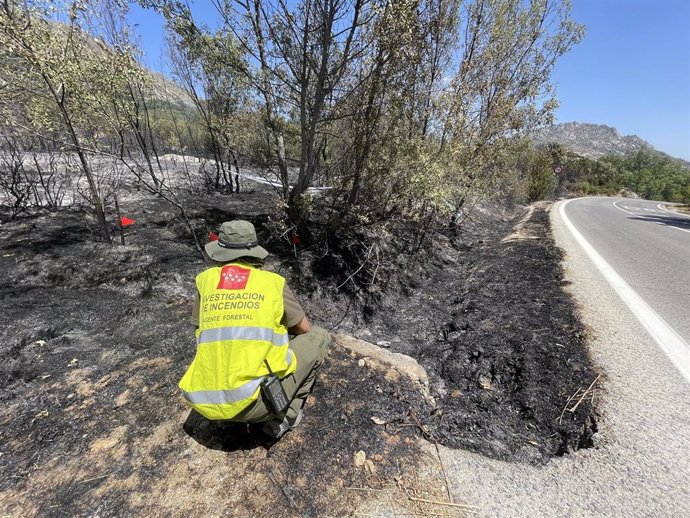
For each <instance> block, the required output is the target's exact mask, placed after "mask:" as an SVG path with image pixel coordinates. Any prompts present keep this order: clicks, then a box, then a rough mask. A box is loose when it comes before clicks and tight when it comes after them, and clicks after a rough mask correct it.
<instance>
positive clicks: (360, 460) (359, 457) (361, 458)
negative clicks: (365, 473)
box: [355, 450, 367, 468]
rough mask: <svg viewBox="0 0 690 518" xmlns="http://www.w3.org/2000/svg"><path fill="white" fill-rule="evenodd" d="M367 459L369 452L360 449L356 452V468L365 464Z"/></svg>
mask: <svg viewBox="0 0 690 518" xmlns="http://www.w3.org/2000/svg"><path fill="white" fill-rule="evenodd" d="M366 461H367V454H366V453H364V451H363V450H359V451H358V452H357V453H355V467H356V468H361V467H362V466H364V463H365V462H366Z"/></svg>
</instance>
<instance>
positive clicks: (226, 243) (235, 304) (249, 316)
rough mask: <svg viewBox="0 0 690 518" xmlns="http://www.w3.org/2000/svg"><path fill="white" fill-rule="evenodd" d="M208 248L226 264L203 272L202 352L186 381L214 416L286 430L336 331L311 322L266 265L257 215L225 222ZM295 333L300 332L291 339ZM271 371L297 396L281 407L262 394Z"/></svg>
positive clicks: (198, 316) (197, 319) (191, 398)
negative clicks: (253, 221)
mask: <svg viewBox="0 0 690 518" xmlns="http://www.w3.org/2000/svg"><path fill="white" fill-rule="evenodd" d="M206 251H207V253H208V254H209V257H211V259H213V260H214V261H216V262H218V263H220V265H219V266H215V267H211V268H208V269H207V270H205V271H204V272H202V273H201V274H199V275H198V276H197V278H196V286H197V300H196V302H195V308H194V314H193V321H194V323H195V324H196V326H197V331H196V336H197V353H196V356H195V358H194V361H193V362H192V364H191V365H190V367H189V369H188V370H187V372H186V373H185V375H184V377H183V378H182V380H181V381H180V389H181V390H182V393H183V396H184V397H185V399H186V400H187V402H188V403H189V405H190V406H191V407H192V408H194V409H195V410H197V411H198V412H199V413H200V414H202V415H203V416H205V417H206V418H208V419H212V420H233V421H241V422H266V425H265V426H264V431H265V432H266V433H268V434H270V435H272V436H275V437H279V436H281V435H282V434H283V433H285V431H287V430H289V429H291V428H292V427H294V426H296V425H297V424H299V421H300V420H301V416H302V413H301V409H302V406H303V405H304V402H305V400H306V398H307V396H308V394H309V392H310V391H311V388H312V386H313V384H314V379H315V376H316V372H315V371H316V368H317V367H318V366H319V365H320V364H321V363H322V362H323V359H324V358H325V356H326V353H327V349H328V345H329V343H330V336H329V335H328V333H326V332H325V331H324V330H322V329H319V328H311V326H310V325H309V321H308V320H307V318H306V316H305V314H304V311H303V310H302V308H301V307H300V306H299V303H298V302H297V301H296V300H295V298H294V296H293V295H292V293H291V292H290V290H289V288H288V287H287V286H286V284H285V279H283V277H281V276H280V275H278V274H275V273H272V272H267V271H263V270H261V268H260V266H261V264H262V263H261V261H263V259H264V258H265V257H266V256H267V255H268V252H267V251H266V250H264V249H263V248H262V247H260V246H258V242H257V240H256V233H255V231H254V227H253V225H252V224H251V223H249V222H246V221H232V222H226V223H224V224H223V225H222V226H221V230H220V233H219V239H218V241H213V242H211V243H208V244H207V245H206ZM288 333H290V334H293V335H297V336H296V337H295V338H294V339H293V340H292V341H289V336H288ZM271 373H274V374H275V375H277V376H278V377H279V378H280V379H281V385H282V387H283V388H284V390H285V393H286V395H287V398H288V401H289V402H290V404H289V407H288V408H287V409H286V410H283V411H281V412H279V413H278V411H276V410H275V409H274V408H272V406H271V402H270V401H268V400H267V399H266V398H265V397H262V394H261V385H262V383H264V382H265V380H267V379H268V378H269V376H270V374H271Z"/></svg>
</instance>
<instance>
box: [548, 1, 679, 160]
mask: <svg viewBox="0 0 690 518" xmlns="http://www.w3.org/2000/svg"><path fill="white" fill-rule="evenodd" d="M573 18H574V19H575V20H577V21H578V22H580V23H583V24H585V26H586V27H587V35H586V36H585V38H584V39H583V40H582V42H581V43H580V44H579V45H577V46H576V47H574V48H573V49H572V50H571V51H570V53H568V54H566V55H565V56H563V57H562V58H561V61H559V62H558V64H557V65H556V69H555V71H554V75H553V76H552V79H553V81H554V82H555V84H556V88H557V94H558V98H559V99H560V101H561V106H560V108H559V109H558V111H557V113H556V117H557V120H558V122H569V121H578V122H593V123H598V124H607V125H609V126H614V127H616V128H617V129H618V130H619V131H620V133H621V134H623V135H629V134H635V135H638V136H639V137H641V138H643V139H645V140H647V141H648V142H649V143H650V144H652V145H653V146H654V147H656V148H657V149H658V150H660V151H664V152H666V153H669V154H671V155H673V156H677V157H681V158H685V159H686V160H690V1H688V0H658V1H654V0H573Z"/></svg>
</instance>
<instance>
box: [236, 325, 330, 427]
mask: <svg viewBox="0 0 690 518" xmlns="http://www.w3.org/2000/svg"><path fill="white" fill-rule="evenodd" d="M330 344H331V335H330V334H328V331H326V330H324V329H321V328H320V327H316V326H312V328H311V331H309V332H308V333H304V334H303V335H297V336H295V337H294V338H293V339H292V340H290V349H292V352H293V353H294V354H295V356H296V357H297V370H296V371H295V372H293V373H292V374H290V375H288V376H286V377H285V378H283V379H282V380H281V383H282V384H283V388H284V389H285V392H286V393H287V397H288V399H289V400H290V406H289V408H288V410H287V412H286V415H287V417H288V418H289V419H294V418H295V417H297V414H298V413H299V411H300V410H301V409H302V407H303V406H304V403H305V402H306V401H307V397H308V396H309V393H310V392H311V389H312V387H313V386H314V381H315V380H316V369H318V368H319V366H320V365H321V364H322V363H323V361H324V360H325V359H326V355H327V354H328V347H329V346H330ZM276 417H280V416H276V415H275V414H273V412H272V411H271V410H270V408H269V407H268V405H267V404H266V402H265V401H264V398H263V396H262V395H261V394H260V395H259V399H257V400H256V401H254V402H253V403H252V404H251V405H249V406H248V407H247V408H245V409H244V410H242V412H240V413H239V414H237V415H236V416H235V417H233V418H232V421H236V422H241V423H259V422H262V421H269V420H271V419H274V418H276Z"/></svg>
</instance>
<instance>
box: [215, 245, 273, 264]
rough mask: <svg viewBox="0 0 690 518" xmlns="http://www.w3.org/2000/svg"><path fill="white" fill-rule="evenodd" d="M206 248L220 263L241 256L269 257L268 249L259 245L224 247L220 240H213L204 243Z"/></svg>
mask: <svg viewBox="0 0 690 518" xmlns="http://www.w3.org/2000/svg"><path fill="white" fill-rule="evenodd" d="M204 249H205V250H206V253H207V254H208V256H209V257H210V258H211V259H213V260H214V261H217V262H219V263H227V262H229V261H234V260H235V259H239V258H240V257H256V258H258V259H266V257H268V251H267V250H266V249H265V248H263V247H262V246H259V245H256V246H253V247H251V248H223V247H222V246H220V245H219V244H218V241H211V242H210V243H206V244H205V245H204Z"/></svg>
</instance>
